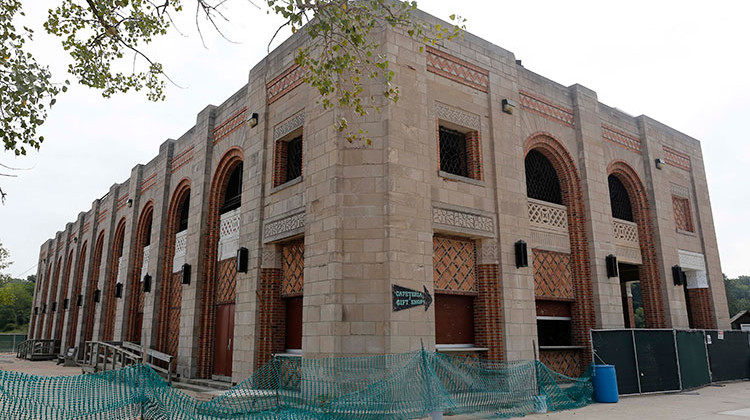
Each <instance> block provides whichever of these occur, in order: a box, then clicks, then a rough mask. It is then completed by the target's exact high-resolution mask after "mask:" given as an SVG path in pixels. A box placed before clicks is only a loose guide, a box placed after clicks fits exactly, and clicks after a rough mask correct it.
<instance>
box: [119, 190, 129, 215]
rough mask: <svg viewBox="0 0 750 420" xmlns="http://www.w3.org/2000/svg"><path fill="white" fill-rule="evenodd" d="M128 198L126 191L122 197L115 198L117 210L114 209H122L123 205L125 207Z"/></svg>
mask: <svg viewBox="0 0 750 420" xmlns="http://www.w3.org/2000/svg"><path fill="white" fill-rule="evenodd" d="M128 200H129V195H128V193H125V195H123V196H122V197H120V198H118V199H117V210H116V211H120V210H122V209H123V207H125V206H126V205H127V204H128Z"/></svg>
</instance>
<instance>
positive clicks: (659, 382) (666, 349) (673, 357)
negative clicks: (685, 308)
mask: <svg viewBox="0 0 750 420" xmlns="http://www.w3.org/2000/svg"><path fill="white" fill-rule="evenodd" d="M634 333H635V346H636V349H637V350H636V355H637V356H638V370H639V372H640V375H641V392H658V391H679V390H680V378H679V373H678V369H677V353H676V352H675V345H674V333H673V332H672V330H651V331H639V330H636V331H635V332H634Z"/></svg>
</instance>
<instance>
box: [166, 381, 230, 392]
mask: <svg viewBox="0 0 750 420" xmlns="http://www.w3.org/2000/svg"><path fill="white" fill-rule="evenodd" d="M172 382H173V383H174V384H175V386H177V385H176V384H177V383H180V384H190V385H196V386H199V387H204V388H209V389H211V390H212V391H216V390H219V391H226V390H228V389H231V388H232V384H231V383H229V382H224V381H215V380H212V379H192V378H174V379H173V381H172Z"/></svg>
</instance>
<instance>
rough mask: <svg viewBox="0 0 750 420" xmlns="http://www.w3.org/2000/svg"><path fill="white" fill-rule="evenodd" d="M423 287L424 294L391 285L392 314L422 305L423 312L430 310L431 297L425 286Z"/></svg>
mask: <svg viewBox="0 0 750 420" xmlns="http://www.w3.org/2000/svg"><path fill="white" fill-rule="evenodd" d="M423 287H424V292H420V291H418V290H412V289H407V288H406V287H401V286H398V285H395V284H394V285H393V288H392V292H393V312H396V311H402V310H404V309H409V308H413V307H415V306H422V305H424V310H425V311H426V310H427V309H429V308H430V305H431V304H432V296H430V292H428V291H427V286H423Z"/></svg>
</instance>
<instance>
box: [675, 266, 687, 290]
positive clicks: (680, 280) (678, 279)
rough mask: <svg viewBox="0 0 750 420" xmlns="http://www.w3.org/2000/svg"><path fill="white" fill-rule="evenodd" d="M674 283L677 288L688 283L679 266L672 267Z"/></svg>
mask: <svg viewBox="0 0 750 420" xmlns="http://www.w3.org/2000/svg"><path fill="white" fill-rule="evenodd" d="M672 281H673V282H674V285H675V286H680V285H683V284H685V283H687V276H686V275H685V272H684V271H683V270H682V267H680V266H679V265H673V266H672Z"/></svg>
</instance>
